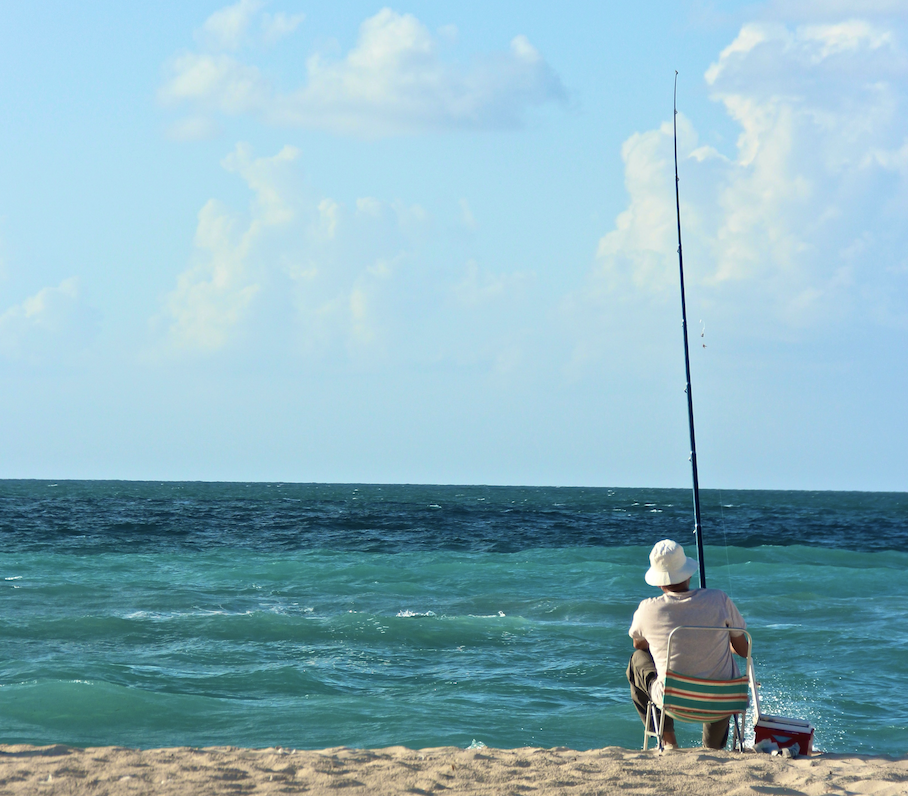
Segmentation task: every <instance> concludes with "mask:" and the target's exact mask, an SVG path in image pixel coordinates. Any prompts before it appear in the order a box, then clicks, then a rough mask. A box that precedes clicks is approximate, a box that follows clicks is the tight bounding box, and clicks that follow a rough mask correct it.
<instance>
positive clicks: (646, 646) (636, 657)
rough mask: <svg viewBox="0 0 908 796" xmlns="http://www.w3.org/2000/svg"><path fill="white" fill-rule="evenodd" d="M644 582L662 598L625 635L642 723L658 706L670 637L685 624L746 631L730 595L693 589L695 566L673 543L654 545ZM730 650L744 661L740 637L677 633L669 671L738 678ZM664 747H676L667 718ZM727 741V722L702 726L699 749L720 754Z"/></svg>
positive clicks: (648, 604)
mask: <svg viewBox="0 0 908 796" xmlns="http://www.w3.org/2000/svg"><path fill="white" fill-rule="evenodd" d="M649 561H650V568H649V569H648V570H647V572H646V576H645V578H646V582H647V583H648V584H649V585H650V586H658V587H660V588H661V589H662V595H661V596H660V597H651V598H649V599H648V600H644V601H643V602H641V603H640V605H639V606H638V607H637V610H636V611H635V612H634V619H633V621H632V622H631V628H630V630H629V631H628V634H629V635H630V637H631V638H632V639H633V640H634V654H633V655H632V656H631V661H630V664H629V665H628V667H627V679H628V682H630V685H631V699H633V701H634V707H636V708H637V712H638V713H639V714H640V718H641V719H642V720H643V721H644V722H645V721H646V706H647V703H648V702H649V701H650V700H652V701H653V702H654V703H655V704H656V705H657V706H661V705H662V692H663V687H664V684H665V670H666V669H667V668H668V661H666V646H667V644H668V634H669V633H671V632H672V630H674V629H675V628H676V627H681V626H683V625H687V626H691V625H692V626H697V627H716V628H726V627H734V628H740V629H742V630H743V629H744V627H745V624H744V619H743V617H742V616H741V614H740V612H739V611H738V609H737V608H736V607H735V604H734V603H733V602H732V601H731V599H730V598H729V596H728V595H727V594H726V593H725V592H723V591H719V590H718V589H691V588H690V579H691V576H692V575H693V574H694V573H695V572H696V571H697V562H696V561H694V560H693V559H692V558H688V557H687V556H686V555H685V554H684V548H683V547H681V545H679V544H678V543H677V542H673V541H672V540H671V539H664V540H663V541H661V542H657V543H656V545H655V547H653V549H652V552H651V553H650V554H649ZM732 650H734V651H735V652H736V653H737V654H738V655H740V656H742V657H746V656H747V638H746V636H744V634H743V633H740V634H735V633H729V634H727V635H726V634H724V633H723V634H716V636H715V638H712V634H706V635H705V636H704V634H702V633H687V634H684V633H680V634H678V633H676V634H675V638H674V640H673V641H672V669H673V670H676V671H679V672H681V673H683V674H686V675H689V676H691V677H702V678H705V679H709V680H730V679H732V678H734V677H738V667H737V665H736V664H735V660H734V658H733V657H732V654H731V653H732ZM662 738H663V742H664V744H665V746H666V748H673V747H676V746H677V744H678V741H677V740H676V738H675V727H674V721H672V719H671V717H670V716H666V717H665V725H664V728H663V735H662ZM727 741H728V719H727V718H726V719H723V720H722V721H717V722H715V723H713V724H704V725H703V745H704V746H706V747H708V748H710V749H723V748H725V744H726V742H727Z"/></svg>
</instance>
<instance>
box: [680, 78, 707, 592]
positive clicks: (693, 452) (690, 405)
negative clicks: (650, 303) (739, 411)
mask: <svg viewBox="0 0 908 796" xmlns="http://www.w3.org/2000/svg"><path fill="white" fill-rule="evenodd" d="M672 111H673V114H672V130H673V133H674V143H675V210H676V212H677V217H678V271H679V273H680V275H681V329H682V330H683V332H684V369H685V373H686V374H687V386H686V387H685V388H684V392H685V393H686V394H687V417H688V420H689V421H690V467H691V472H692V474H693V484H694V535H695V536H696V537H697V562H698V563H699V565H700V588H704V589H705V588H706V565H705V563H704V561H703V532H702V528H701V525H700V483H699V479H698V478H697V439H696V435H695V434H694V397H693V394H692V393H691V389H690V348H689V346H688V343H687V303H686V301H685V299H684V257H683V256H682V254H681V198H680V194H679V191H678V70H677V69H676V70H675V93H674V101H673V103H672Z"/></svg>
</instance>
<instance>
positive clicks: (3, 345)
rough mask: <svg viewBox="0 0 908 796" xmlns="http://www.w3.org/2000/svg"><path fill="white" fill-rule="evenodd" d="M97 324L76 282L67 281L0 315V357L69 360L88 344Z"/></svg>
mask: <svg viewBox="0 0 908 796" xmlns="http://www.w3.org/2000/svg"><path fill="white" fill-rule="evenodd" d="M96 324H97V318H96V317H95V314H94V313H93V312H92V311H91V310H89V309H87V308H86V307H85V306H84V305H83V304H82V302H81V299H80V295H79V280H78V279H77V278H76V277H70V278H69V279H64V280H63V281H62V282H61V283H60V284H59V285H57V286H56V287H46V288H43V289H42V290H40V291H38V293H36V294H35V295H34V296H31V297H29V298H27V299H25V301H23V302H22V303H21V304H17V305H15V306H13V307H10V308H9V309H7V310H6V311H5V312H4V313H3V314H2V315H0V355H2V356H4V357H6V358H8V359H16V360H20V359H21V360H29V361H38V360H45V359H55V358H59V357H60V356H69V355H71V354H73V353H75V352H77V351H79V350H80V349H82V348H84V347H85V346H86V345H87V344H88V343H89V341H90V340H91V338H92V337H93V336H94V334H95V332H96Z"/></svg>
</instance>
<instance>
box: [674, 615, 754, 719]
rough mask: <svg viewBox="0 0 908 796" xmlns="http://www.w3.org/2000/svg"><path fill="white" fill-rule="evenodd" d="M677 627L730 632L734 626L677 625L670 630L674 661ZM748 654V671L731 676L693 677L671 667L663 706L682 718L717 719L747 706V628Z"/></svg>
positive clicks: (749, 639) (745, 632)
mask: <svg viewBox="0 0 908 796" xmlns="http://www.w3.org/2000/svg"><path fill="white" fill-rule="evenodd" d="M678 631H712V632H714V633H715V632H723V631H726V632H729V633H730V632H731V628H714V627H712V628H707V627H677V628H675V629H674V630H672V632H671V633H670V634H669V638H668V648H667V649H666V655H667V660H668V661H671V647H672V638H673V636H674V635H675V633H676V632H678ZM744 634H745V635H746V636H747V644H748V656H747V674H745V675H744V676H743V677H735V678H733V679H731V680H705V679H703V678H701V677H691V676H689V675H685V674H682V673H681V672H677V671H674V670H673V669H668V671H667V672H666V673H665V692H664V695H663V698H662V706H663V709H664V710H665V713H666V715H668V716H671V717H672V718H674V719H679V720H680V721H692V722H715V721H721V720H722V719H724V718H727V717H728V716H731V715H732V714H733V713H744V712H745V711H746V710H747V696H748V687H749V685H750V678H749V675H750V672H751V668H752V666H751V657H750V646H751V643H752V642H751V638H750V634H749V633H747V631H744Z"/></svg>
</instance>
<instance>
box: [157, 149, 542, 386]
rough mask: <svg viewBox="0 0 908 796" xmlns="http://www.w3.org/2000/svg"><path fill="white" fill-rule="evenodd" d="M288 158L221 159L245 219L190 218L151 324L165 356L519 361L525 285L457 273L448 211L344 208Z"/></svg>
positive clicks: (457, 239)
mask: <svg viewBox="0 0 908 796" xmlns="http://www.w3.org/2000/svg"><path fill="white" fill-rule="evenodd" d="M299 157H300V155H299V153H298V152H297V150H295V149H293V148H291V147H285V148H284V149H283V150H282V151H281V152H280V153H278V154H277V155H276V156H274V157H255V156H253V154H252V152H251V151H250V149H249V148H248V147H247V146H244V145H239V146H237V148H236V150H235V151H234V152H233V153H231V154H230V155H229V156H228V157H226V158H224V160H223V166H224V168H225V169H227V170H228V171H230V172H231V173H233V174H236V175H237V176H238V177H240V178H242V180H243V181H244V183H245V184H246V185H247V186H248V188H249V189H250V192H251V193H252V197H253V198H252V201H251V202H250V206H249V209H248V212H246V213H238V212H234V211H232V210H231V209H229V208H228V207H226V206H225V205H224V204H222V203H221V202H219V201H216V200H214V199H212V200H210V201H208V202H207V203H206V204H205V206H204V207H203V208H202V209H201V211H200V212H199V219H198V226H197V230H196V235H195V242H194V251H193V255H192V259H191V262H190V266H189V267H188V268H187V269H186V270H185V271H184V272H183V273H182V274H180V275H178V276H177V278H176V285H175V287H174V289H173V290H172V291H171V293H170V294H169V295H168V296H166V298H165V301H164V304H163V307H162V311H161V313H160V315H159V316H158V317H157V318H156V319H155V321H156V327H157V328H158V329H160V330H162V331H163V332H164V339H163V340H161V341H160V342H161V343H162V344H163V350H164V352H165V353H169V354H177V355H180V354H181V353H192V354H195V355H202V356H208V355H213V354H216V353H218V352H229V353H230V355H231V356H233V357H235V356H242V355H243V352H244V351H248V352H253V351H254V352H255V356H256V358H261V357H269V356H275V357H281V358H282V359H287V358H290V359H292V360H299V359H303V360H320V361H325V362H339V361H342V360H353V361H355V362H357V363H358V364H359V366H361V367H364V368H373V367H375V366H377V364H378V363H380V362H388V361H393V362H398V363H399V362H402V361H410V362H413V361H419V362H437V361H439V360H443V359H448V360H452V361H454V362H455V363H457V364H459V365H463V364H469V366H470V367H475V366H477V365H478V364H480V363H485V365H486V366H487V367H489V368H494V367H499V366H500V363H501V362H502V361H504V360H502V356H503V353H502V352H503V351H507V352H508V353H507V356H505V360H507V361H508V362H511V363H514V362H518V361H523V360H522V358H521V357H520V356H518V355H517V352H518V350H521V347H520V346H519V345H518V344H517V343H516V342H515V339H516V338H519V336H520V335H519V333H518V331H517V330H520V329H522V328H524V327H525V326H526V325H527V324H528V323H530V322H529V321H527V320H526V318H527V317H529V316H524V315H522V314H521V313H522V312H523V310H522V309H521V308H522V307H525V303H526V298H527V294H528V292H529V291H530V289H531V287H532V279H531V277H530V276H529V275H526V274H520V273H508V274H501V273H497V272H495V271H493V270H492V269H489V268H480V267H479V266H478V265H477V264H476V263H475V262H472V263H469V264H468V265H467V266H466V268H464V267H463V266H462V265H461V263H463V262H465V261H467V257H466V256H465V253H464V252H463V251H462V249H461V248H460V247H461V245H462V241H463V235H462V234H461V233H460V232H459V231H458V229H459V223H458V222H459V221H460V216H459V212H458V211H459V208H457V207H451V214H450V218H447V219H445V223H443V224H438V223H436V221H435V220H434V219H433V217H432V215H431V214H429V213H428V212H427V211H426V210H425V209H424V208H422V207H421V206H420V205H417V204H408V203H404V202H401V201H386V200H383V199H380V198H377V197H374V196H366V197H361V198H359V199H357V200H356V201H355V203H353V204H352V205H347V204H346V203H344V202H341V201H337V200H335V199H332V198H331V197H329V196H324V195H318V194H317V193H315V192H314V191H313V190H312V189H311V188H309V187H307V186H306V185H305V183H304V182H303V181H302V179H301V175H300V170H299ZM449 231H450V234H451V235H452V239H450V240H439V235H446V234H448V232H449ZM439 251H441V252H443V254H442V255H441V256H439V254H438V252H439ZM465 352H469V353H465Z"/></svg>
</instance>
